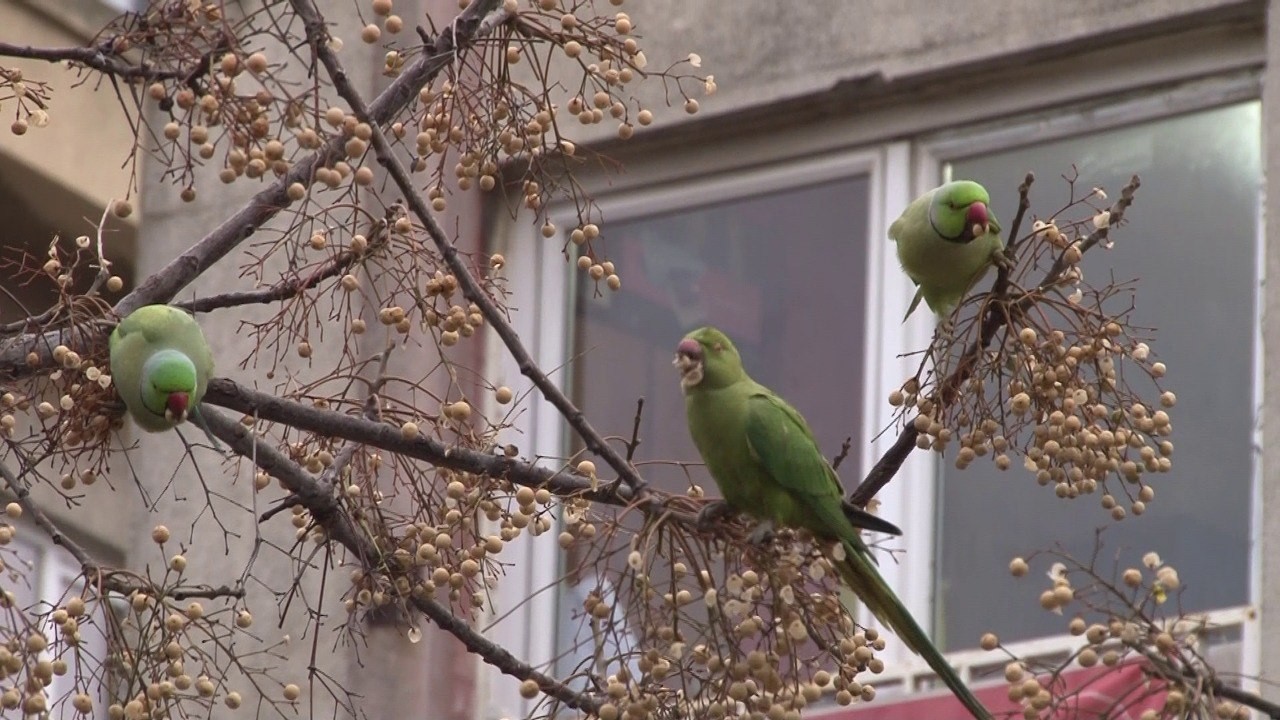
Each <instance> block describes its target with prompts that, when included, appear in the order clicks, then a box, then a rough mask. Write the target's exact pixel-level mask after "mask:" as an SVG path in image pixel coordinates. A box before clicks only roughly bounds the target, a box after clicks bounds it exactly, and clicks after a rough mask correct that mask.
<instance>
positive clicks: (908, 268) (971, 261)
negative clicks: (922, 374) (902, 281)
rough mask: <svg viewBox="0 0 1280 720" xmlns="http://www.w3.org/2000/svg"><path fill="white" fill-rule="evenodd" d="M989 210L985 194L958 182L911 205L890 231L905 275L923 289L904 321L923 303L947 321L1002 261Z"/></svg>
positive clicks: (996, 228) (971, 184)
mask: <svg viewBox="0 0 1280 720" xmlns="http://www.w3.org/2000/svg"><path fill="white" fill-rule="evenodd" d="M990 204H991V196H990V195H989V194H988V193H987V189H986V188H984V187H982V186H981V185H979V184H978V183H976V182H973V181H972V180H955V181H953V182H949V183H947V184H945V185H941V186H939V187H936V188H934V189H932V190H930V191H929V192H927V193H925V194H923V195H921V196H920V197H918V198H916V199H915V200H913V201H911V204H910V205H908V206H907V209H906V210H903V211H902V216H901V217H899V218H898V219H897V220H895V221H894V222H893V224H892V225H890V226H889V237H890V238H892V239H893V241H894V242H895V243H896V244H897V246H898V260H899V261H900V262H901V263H902V269H903V270H904V271H905V272H906V273H907V277H909V278H911V280H912V282H914V283H915V284H916V285H917V286H918V287H919V289H918V290H916V295H915V297H914V298H913V299H912V300H911V307H910V308H908V309H907V314H906V316H905V317H904V318H903V320H906V318H907V317H910V316H911V313H913V312H915V309H916V306H917V305H919V304H920V300H921V299H923V300H924V301H925V303H927V304H928V305H929V309H930V310H932V311H933V312H934V313H935V314H936V315H937V316H938V317H940V318H943V319H946V318H947V317H949V316H950V315H951V313H952V312H953V311H954V310H955V309H956V306H957V305H959V304H960V301H961V300H962V299H964V296H965V293H967V292H969V289H970V288H972V287H973V285H974V284H975V283H977V282H978V281H979V280H981V279H982V276H983V275H986V273H987V270H988V269H989V268H990V267H991V265H992V263H995V262H1000V261H1002V260H1003V259H1004V254H1003V250H1004V240H1003V239H1002V238H1001V237H1000V223H999V221H997V220H996V217H995V215H994V214H992V212H991V207H990Z"/></svg>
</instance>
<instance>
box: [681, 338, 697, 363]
mask: <svg viewBox="0 0 1280 720" xmlns="http://www.w3.org/2000/svg"><path fill="white" fill-rule="evenodd" d="M676 354H677V355H684V356H686V357H688V358H689V359H691V360H701V359H702V345H701V344H699V343H698V341H697V340H694V339H693V338H685V339H683V340H681V341H680V344H679V345H677V346H676Z"/></svg>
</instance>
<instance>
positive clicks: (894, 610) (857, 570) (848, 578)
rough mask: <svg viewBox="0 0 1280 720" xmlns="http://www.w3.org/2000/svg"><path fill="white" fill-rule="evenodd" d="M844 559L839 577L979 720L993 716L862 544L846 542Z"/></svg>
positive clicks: (839, 563)
mask: <svg viewBox="0 0 1280 720" xmlns="http://www.w3.org/2000/svg"><path fill="white" fill-rule="evenodd" d="M843 544H844V551H845V559H844V560H843V561H841V562H837V563H835V565H836V568H837V570H838V571H839V573H840V577H841V578H843V579H844V582H845V584H846V585H848V586H849V589H850V590H853V592H854V593H855V594H856V595H857V596H858V598H859V599H861V600H862V602H864V603H866V605H867V607H868V608H870V610H871V612H872V613H873V614H874V615H875V616H876V617H877V618H879V619H880V622H882V623H884V624H885V625H888V626H889V627H890V628H891V629H892V630H893V631H894V632H895V633H897V635H898V637H900V638H902V641H903V642H904V643H906V645H907V647H908V648H910V649H911V651H912V652H914V653H916V654H918V655H920V656H921V657H923V658H924V661H925V662H926V663H928V664H929V667H931V668H933V671H934V672H936V673H937V674H938V677H940V678H942V682H943V683H945V684H946V686H947V687H948V688H951V692H952V693H955V696H956V697H957V698H958V699H959V700H960V702H961V703H962V704H963V705H964V706H965V708H966V709H968V711H969V712H970V713H972V714H973V716H974V717H975V718H977V719H978V720H991V713H989V712H987V709H986V708H985V707H983V706H982V703H980V702H978V698H976V697H974V695H973V693H972V692H971V691H970V690H969V688H968V687H966V686H965V684H964V682H963V681H961V680H960V676H959V675H957V674H956V671H955V669H954V668H952V667H951V665H950V664H948V663H947V660H946V658H944V657H942V653H941V652H939V651H938V648H936V647H934V645H933V642H932V641H931V640H929V636H928V635H926V634H925V632H924V630H922V629H920V626H919V625H917V624H916V621H915V619H914V618H912V617H911V613H909V612H907V608H906V607H905V606H903V604H902V601H901V600H899V599H898V596H897V595H894V594H893V590H891V589H890V588H889V585H888V584H887V583H886V582H885V581H884V578H882V577H880V573H879V572H877V571H876V568H875V565H874V564H873V563H872V562H871V558H870V556H869V555H864V553H865V552H866V551H865V549H863V548H858V547H855V546H854V545H853V543H851V542H849V541H845V542H844V543H843Z"/></svg>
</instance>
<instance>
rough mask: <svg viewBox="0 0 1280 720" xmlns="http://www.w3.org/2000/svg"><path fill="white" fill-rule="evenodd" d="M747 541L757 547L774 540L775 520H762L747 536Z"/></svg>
mask: <svg viewBox="0 0 1280 720" xmlns="http://www.w3.org/2000/svg"><path fill="white" fill-rule="evenodd" d="M747 542H749V543H751V544H752V545H755V546H757V547H759V546H761V545H767V544H769V543H771V542H773V521H772V520H761V521H760V522H759V523H758V524H757V525H756V529H755V530H752V531H751V534H750V535H749V536H747Z"/></svg>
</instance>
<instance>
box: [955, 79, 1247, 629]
mask: <svg viewBox="0 0 1280 720" xmlns="http://www.w3.org/2000/svg"><path fill="white" fill-rule="evenodd" d="M1260 140H1261V118H1260V106H1259V103H1257V102H1249V103H1244V104H1240V105H1233V106H1229V107H1223V108H1218V109H1213V110H1208V111H1204V112H1198V113H1193V114H1188V115H1183V116H1179V117H1175V118H1171V119H1164V120H1159V121H1156V122H1149V123H1144V124H1141V125H1135V126H1131V127H1126V128H1122V129H1118V130H1111V131H1107V132H1099V133H1094V134H1090V135H1085V136H1081V137H1076V138H1071V139H1067V140H1062V141H1059V142H1053V143H1047V144H1043V145H1037V146H1034V147H1027V148H1020V149H1017V150H1011V151H1008V152H999V153H988V154H985V155H982V156H975V157H972V158H966V159H963V160H957V161H955V162H954V163H952V164H951V167H950V168H949V170H950V174H951V177H954V178H973V179H975V180H977V181H979V182H981V183H983V184H984V185H986V187H987V189H989V190H990V191H991V193H992V203H993V205H994V206H995V211H996V215H997V217H999V218H1001V219H1005V221H1006V222H1008V221H1009V220H1011V219H1012V217H1013V214H1014V209H1015V208H1016V206H1017V187H1018V184H1019V183H1020V182H1021V179H1022V176H1023V175H1024V174H1025V173H1026V172H1027V171H1028V170H1031V171H1033V172H1035V173H1036V178H1037V181H1036V184H1035V186H1034V190H1033V205H1034V206H1038V207H1040V208H1043V209H1045V210H1046V211H1051V210H1049V209H1050V208H1054V207H1056V206H1057V205H1060V204H1061V202H1060V200H1061V199H1063V198H1065V197H1066V186H1065V184H1064V183H1063V182H1062V180H1061V179H1060V176H1061V175H1062V174H1064V173H1069V172H1070V169H1071V165H1072V164H1073V163H1074V164H1075V165H1076V167H1077V168H1078V169H1079V174H1080V175H1079V186H1080V187H1083V188H1086V189H1087V188H1090V187H1094V186H1102V187H1105V188H1106V189H1107V191H1108V192H1109V193H1110V194H1111V195H1112V196H1113V197H1114V196H1115V195H1117V194H1118V193H1119V190H1120V188H1121V187H1122V186H1123V185H1124V183H1125V182H1126V181H1127V180H1128V178H1129V175H1130V174H1131V173H1135V172H1136V173H1138V174H1139V175H1140V176H1141V177H1142V187H1141V189H1140V190H1139V191H1138V195H1137V198H1136V200H1135V203H1134V205H1133V207H1132V208H1130V210H1129V212H1128V214H1127V215H1126V220H1127V221H1128V223H1129V224H1128V225H1127V226H1126V227H1124V228H1123V229H1122V230H1121V231H1119V233H1118V234H1117V236H1116V237H1117V241H1116V245H1115V247H1114V248H1113V249H1111V250H1105V251H1104V250H1098V251H1095V252H1093V253H1090V254H1089V255H1088V256H1087V257H1086V258H1085V261H1084V263H1083V267H1084V275H1085V278H1086V279H1090V278H1093V279H1098V278H1106V277H1108V275H1109V274H1110V273H1114V277H1115V279H1116V280H1117V281H1121V282H1123V281H1126V280H1130V279H1132V278H1139V279H1140V284H1139V288H1138V293H1137V297H1136V302H1137V308H1136V310H1135V312H1134V314H1133V316H1132V317H1133V322H1134V324H1136V325H1138V326H1144V327H1150V328H1154V329H1155V333H1154V337H1155V340H1154V342H1152V344H1151V345H1152V349H1153V351H1154V352H1156V353H1158V354H1159V356H1160V359H1161V360H1162V361H1164V362H1165V363H1166V364H1167V365H1168V367H1169V371H1168V375H1167V376H1166V381H1165V382H1164V386H1165V387H1167V388H1168V389H1171V390H1173V391H1174V392H1176V393H1177V395H1178V405H1177V407H1176V408H1174V410H1173V411H1171V415H1172V419H1173V424H1174V434H1173V437H1172V438H1171V439H1172V440H1173V442H1174V444H1175V446H1176V448H1177V449H1176V452H1175V453H1174V455H1173V461H1174V463H1173V470H1172V472H1170V473H1168V474H1166V475H1160V476H1157V477H1155V478H1154V479H1153V480H1152V482H1151V484H1152V486H1153V488H1154V489H1155V491H1156V498H1155V500H1154V501H1153V502H1152V503H1150V504H1149V506H1148V509H1147V512H1146V514H1144V515H1143V516H1141V517H1134V516H1132V515H1130V516H1129V517H1128V518H1127V519H1126V520H1124V521H1123V522H1120V523H1118V524H1116V523H1112V522H1111V521H1110V520H1109V519H1108V518H1107V517H1106V515H1105V513H1104V512H1103V511H1102V510H1101V509H1100V508H1099V507H1098V504H1097V500H1096V499H1095V498H1093V497H1087V498H1082V499H1078V500H1074V501H1064V500H1059V499H1057V498H1056V497H1055V496H1054V494H1053V492H1052V489H1051V488H1042V487H1039V486H1037V485H1036V483H1035V482H1034V480H1033V479H1032V478H1031V476H1030V475H1028V474H1027V473H1026V472H1025V471H1023V470H1020V469H1018V468H1017V467H1015V469H1013V470H1010V471H1008V472H1007V473H1000V472H998V471H996V470H994V469H993V468H992V467H991V465H990V463H987V462H977V463H974V464H973V465H972V466H971V467H970V468H969V469H968V470H966V471H963V472H961V471H958V470H956V469H955V467H954V465H951V464H950V463H944V464H943V466H942V472H941V485H940V489H939V498H940V503H939V523H940V525H941V530H940V532H939V536H938V538H939V539H938V554H937V557H938V564H937V579H936V580H937V586H936V587H937V595H936V597H937V603H936V608H935V612H936V614H937V616H936V619H937V621H938V624H937V625H936V627H938V628H939V629H940V632H938V633H935V634H936V635H937V636H938V639H939V640H940V641H941V642H942V644H943V645H944V647H946V648H948V649H951V650H956V649H961V648H967V647H972V646H974V645H977V641H978V638H979V637H980V635H981V633H982V632H984V631H987V630H993V631H996V632H997V633H999V635H1000V637H1001V639H1002V640H1020V639H1026V638H1031V637H1037V636H1044V635H1052V634H1060V633H1062V632H1064V630H1065V628H1064V621H1063V619H1061V618H1059V617H1057V616H1055V615H1052V614H1050V613H1045V612H1038V611H1037V608H1038V605H1037V597H1038V596H1039V594H1040V592H1041V590H1043V589H1044V587H1045V583H1046V582H1047V581H1045V582H1036V581H1034V580H1032V581H1027V580H1025V579H1024V580H1022V581H1018V580H1014V579H1013V578H1011V577H1010V576H1009V573H1008V571H1007V569H1006V568H1007V564H1006V563H1007V561H1008V560H1009V559H1010V558H1012V557H1013V556H1014V555H1020V554H1025V553H1028V552H1031V551H1034V550H1037V549H1048V548H1053V547H1055V546H1061V547H1063V548H1065V549H1066V550H1067V551H1068V552H1070V553H1071V554H1072V555H1074V556H1075V557H1077V558H1081V559H1087V558H1088V557H1089V554H1090V552H1091V550H1092V549H1093V543H1094V533H1093V530H1094V528H1096V527H1099V526H1104V525H1107V526H1110V527H1109V529H1108V530H1107V531H1106V532H1105V533H1104V534H1103V542H1104V544H1105V550H1104V551H1103V553H1102V554H1101V556H1100V557H1101V558H1102V560H1101V562H1103V563H1107V565H1106V566H1104V567H1105V569H1107V570H1109V569H1110V563H1111V561H1112V558H1116V557H1118V558H1119V560H1120V562H1121V563H1123V566H1130V565H1133V566H1136V565H1137V563H1138V560H1139V558H1140V557H1141V555H1142V553H1143V552H1145V551H1147V550H1156V551H1157V552H1159V553H1160V555H1161V558H1162V559H1163V560H1165V561H1166V562H1168V563H1171V564H1173V565H1174V566H1175V567H1177V568H1178V571H1179V575H1180V576H1181V578H1182V582H1183V587H1184V588H1185V590H1184V594H1183V595H1182V596H1181V603H1182V609H1183V610H1186V611H1198V610H1209V609H1214V608H1223V607H1229V606H1233V605H1239V604H1242V603H1245V602H1247V600H1248V570H1249V552H1250V550H1249V518H1250V509H1249V497H1250V476H1251V473H1252V471H1253V456H1254V452H1255V450H1254V447H1253V444H1252V437H1253V427H1254V422H1255V420H1256V417H1255V408H1254V401H1253V387H1252V382H1251V380H1252V377H1253V375H1252V358H1253V353H1254V352H1255V347H1254V331H1255V327H1254V307H1255V303H1256V295H1255V288H1256V282H1257V281H1256V279H1255V277H1256V272H1257V266H1256V251H1257V242H1258V218H1259V205H1258V203H1259V190H1260V186H1261V182H1262V175H1261V157H1260V152H1261V142H1260ZM1037 201H1038V202H1037ZM991 277H994V275H992V276H991ZM948 459H949V460H950V459H951V456H950V455H949V456H948ZM996 517H998V523H994V522H993V519H995V518H996ZM996 528H998V531H993V529H996ZM1045 569H1047V568H1045ZM1034 570H1035V571H1037V572H1038V571H1040V570H1042V569H1041V568H1038V567H1036V568H1034Z"/></svg>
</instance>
